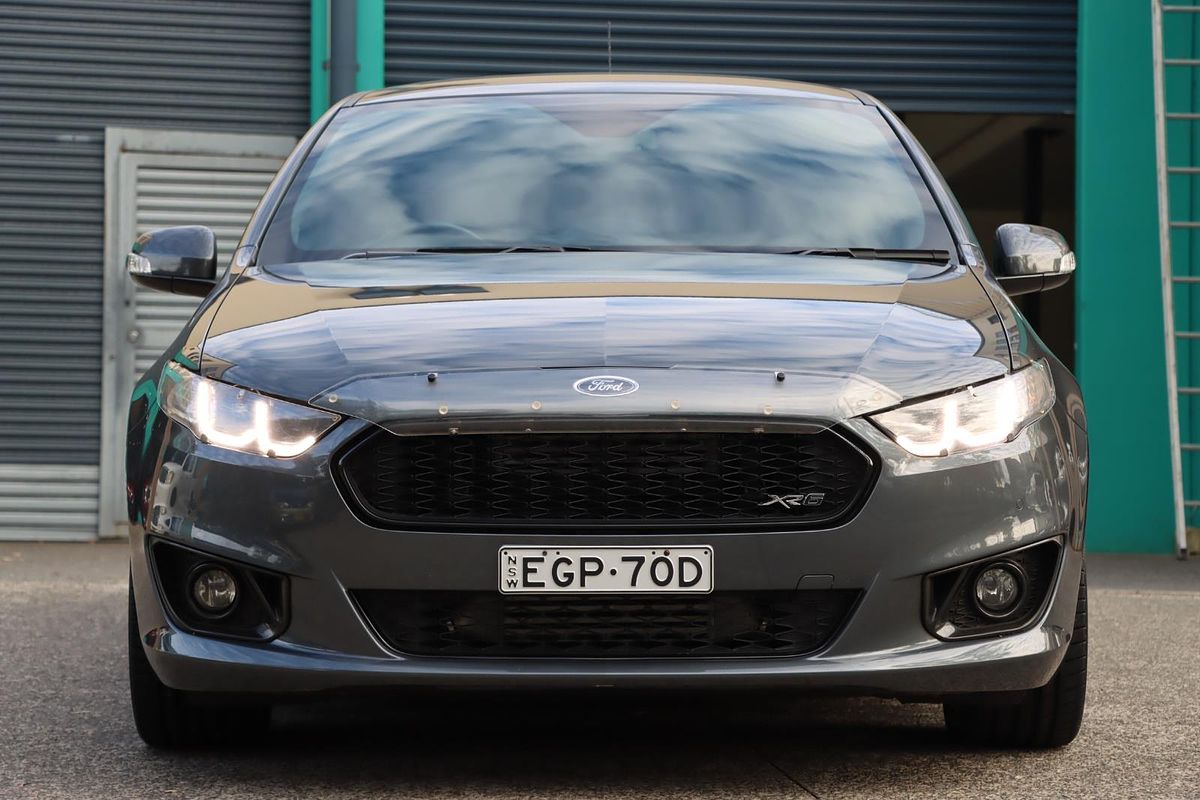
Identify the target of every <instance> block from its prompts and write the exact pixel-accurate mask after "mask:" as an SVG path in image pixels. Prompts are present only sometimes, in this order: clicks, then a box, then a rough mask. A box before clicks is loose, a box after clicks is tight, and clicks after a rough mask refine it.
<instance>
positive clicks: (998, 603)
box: [975, 564, 1024, 617]
mask: <svg viewBox="0 0 1200 800" xmlns="http://www.w3.org/2000/svg"><path fill="white" fill-rule="evenodd" d="M1023 590H1024V581H1023V580H1022V579H1021V571H1020V570H1019V569H1017V568H1016V567H1015V566H1014V565H1012V564H992V565H990V566H988V567H987V568H986V569H984V570H983V571H982V572H980V573H979V576H978V577H977V578H975V605H976V606H978V607H979V610H980V611H982V612H983V613H984V614H987V615H988V616H989V617H1003V616H1004V615H1005V614H1007V613H1009V612H1010V611H1012V610H1013V609H1014V608H1016V607H1017V603H1018V602H1019V601H1020V599H1021V593H1022V591H1023Z"/></svg>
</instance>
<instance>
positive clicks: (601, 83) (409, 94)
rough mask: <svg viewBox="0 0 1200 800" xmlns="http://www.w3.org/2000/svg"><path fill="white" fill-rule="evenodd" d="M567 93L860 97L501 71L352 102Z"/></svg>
mask: <svg viewBox="0 0 1200 800" xmlns="http://www.w3.org/2000/svg"><path fill="white" fill-rule="evenodd" d="M567 92H629V93H642V94H648V93H666V94H759V95H761V94H767V95H786V96H791V97H803V98H808V99H818V100H838V101H842V102H846V103H860V104H861V103H863V102H864V100H863V98H862V96H861V95H859V94H857V93H855V92H851V91H850V90H848V89H838V88H835V87H832V86H821V85H820V84H815V83H801V82H799V81H784V80H771V79H766V78H738V77H731V76H718V75H683V74H667V73H656V72H643V73H612V74H610V73H605V72H582V73H560V74H547V75H505V76H498V77H491V78H467V79H464V80H454V81H430V82H427V83H410V84H407V85H404V86H393V87H390V88H387V89H377V90H375V91H370V92H364V93H363V94H361V95H359V96H358V97H357V98H356V99H354V100H353V101H352V102H351V104H352V105H367V104H373V103H385V102H390V101H394V100H418V99H421V100H423V99H433V98H438V97H466V96H472V95H488V94H548V93H567Z"/></svg>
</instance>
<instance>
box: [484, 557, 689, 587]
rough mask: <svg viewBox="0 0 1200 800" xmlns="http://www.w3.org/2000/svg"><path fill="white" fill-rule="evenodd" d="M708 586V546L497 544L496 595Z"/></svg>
mask: <svg viewBox="0 0 1200 800" xmlns="http://www.w3.org/2000/svg"><path fill="white" fill-rule="evenodd" d="M712 588H713V551H712V548H711V547H659V548H649V547H502V548H500V592H501V593H502V594H550V593H554V592H572V593H581V592H582V593H596V594H632V593H642V592H696V593H700V594H703V593H705V592H711V591H712Z"/></svg>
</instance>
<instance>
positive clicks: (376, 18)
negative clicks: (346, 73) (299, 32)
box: [308, 0, 384, 122]
mask: <svg viewBox="0 0 1200 800" xmlns="http://www.w3.org/2000/svg"><path fill="white" fill-rule="evenodd" d="M342 1H343V2H344V1H345V0H342ZM351 1H352V2H354V3H355V18H354V26H355V28H354V45H355V49H356V51H357V53H356V55H357V60H358V71H357V73H355V81H354V88H355V90H356V91H360V92H363V91H368V90H370V89H380V88H383V85H384V83H383V0H351ZM331 2H332V0H310V7H309V9H310V11H309V14H310V17H309V18H310V22H309V59H308V60H309V68H308V82H309V118H310V120H309V121H310V122H316V120H317V118H318V117H320V116H321V115H322V114H324V113H325V110H326V109H328V108H329V4H330V3H331Z"/></svg>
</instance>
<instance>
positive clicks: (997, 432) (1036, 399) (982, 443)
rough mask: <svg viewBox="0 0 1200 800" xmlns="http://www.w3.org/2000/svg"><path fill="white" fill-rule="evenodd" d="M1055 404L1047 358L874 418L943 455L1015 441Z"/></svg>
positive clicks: (925, 450)
mask: <svg viewBox="0 0 1200 800" xmlns="http://www.w3.org/2000/svg"><path fill="white" fill-rule="evenodd" d="M1053 405H1054V382H1053V381H1052V380H1051V379H1050V369H1049V368H1048V367H1047V366H1046V364H1045V362H1042V361H1035V362H1034V363H1032V364H1030V365H1029V366H1028V367H1026V368H1024V369H1022V370H1020V371H1018V372H1014V373H1013V374H1011V375H1007V376H1005V377H1003V378H1000V379H998V380H994V381H989V382H988V383H984V384H980V385H979V386H969V387H967V388H966V389H962V390H961V391H957V392H954V393H953V394H948V395H946V396H944V397H938V398H935V399H933V400H922V401H921V402H918V403H913V404H912V405H908V406H904V407H902V408H895V409H892V410H891V411H885V412H883V413H882V414H876V415H874V416H873V417H871V419H872V420H873V421H874V422H875V424H877V425H879V427H881V428H883V429H884V430H885V431H887V433H888V434H889V435H891V437H892V438H893V439H895V440H896V444H898V445H900V446H901V447H903V448H904V449H905V450H907V451H908V452H910V453H912V454H913V455H917V456H944V455H950V454H951V453H961V452H962V451H964V450H974V449H977V448H980V447H987V446H989V445H995V444H1000V443H1001V442H1007V441H1011V440H1012V439H1014V438H1016V436H1017V434H1019V433H1020V432H1021V431H1023V430H1024V429H1025V428H1026V427H1028V426H1029V425H1031V424H1032V423H1034V422H1036V421H1037V420H1038V419H1040V418H1041V417H1042V416H1043V415H1045V413H1046V412H1047V411H1049V410H1050V407H1051V406H1053Z"/></svg>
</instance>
